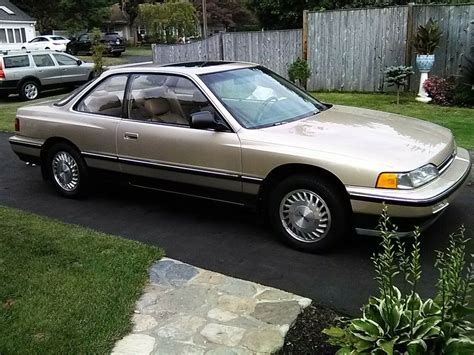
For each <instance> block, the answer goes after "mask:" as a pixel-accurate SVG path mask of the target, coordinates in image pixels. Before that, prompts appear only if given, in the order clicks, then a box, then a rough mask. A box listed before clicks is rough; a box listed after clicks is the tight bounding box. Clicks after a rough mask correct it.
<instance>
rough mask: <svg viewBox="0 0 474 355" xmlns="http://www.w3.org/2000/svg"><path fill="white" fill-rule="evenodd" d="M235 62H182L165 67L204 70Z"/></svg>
mask: <svg viewBox="0 0 474 355" xmlns="http://www.w3.org/2000/svg"><path fill="white" fill-rule="evenodd" d="M230 63H234V62H226V61H222V60H218V61H217V60H214V61H213V60H209V61H200V62H182V63H172V64H165V65H163V67H188V68H192V67H197V68H203V67H210V66H213V65H223V64H230Z"/></svg>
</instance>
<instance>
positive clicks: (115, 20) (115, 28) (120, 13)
mask: <svg viewBox="0 0 474 355" xmlns="http://www.w3.org/2000/svg"><path fill="white" fill-rule="evenodd" d="M102 32H116V33H118V34H119V36H120V37H122V38H123V39H124V40H126V41H130V40H133V33H132V29H131V26H130V17H129V16H128V14H127V12H126V11H125V10H124V9H122V8H121V6H120V4H119V3H116V4H113V5H112V6H111V7H110V16H109V18H108V19H107V20H105V21H104V22H103V23H102Z"/></svg>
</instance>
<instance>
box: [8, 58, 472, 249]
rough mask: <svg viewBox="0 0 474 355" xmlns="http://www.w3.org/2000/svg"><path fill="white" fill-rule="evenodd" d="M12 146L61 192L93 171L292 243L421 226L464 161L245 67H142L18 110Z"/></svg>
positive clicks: (450, 142) (446, 197)
mask: <svg viewBox="0 0 474 355" xmlns="http://www.w3.org/2000/svg"><path fill="white" fill-rule="evenodd" d="M15 130H16V133H15V135H14V136H13V137H11V138H10V143H11V146H12V148H13V150H14V152H15V153H16V154H17V155H18V156H19V157H20V159H22V160H24V161H27V162H31V163H36V164H40V165H41V168H42V174H43V177H44V178H45V179H49V180H51V181H52V183H53V184H54V186H55V187H56V189H57V190H58V191H59V193H60V194H62V195H64V196H66V197H77V196H80V195H82V194H83V193H84V192H85V190H86V187H87V185H88V183H89V182H90V180H91V178H92V176H94V175H93V172H94V171H104V170H105V171H108V172H114V173H117V176H118V177H120V178H121V179H125V181H127V182H128V183H130V184H131V185H133V186H138V187H143V188H151V189H156V190H161V191H169V192H175V193H179V194H187V195H192V196H199V197H203V198H208V199H214V200H219V201H225V202H230V203H235V204H240V205H250V206H254V207H256V208H257V210H258V211H259V212H260V213H262V215H263V216H268V218H269V221H270V223H271V225H272V226H273V227H274V228H275V230H276V232H277V233H278V234H279V235H280V236H281V237H282V238H283V239H284V240H285V241H286V242H287V243H289V244H290V245H292V246H293V247H296V248H299V249H303V250H307V251H315V252H316V251H319V252H320V251H325V250H327V249H328V248H330V247H332V246H334V245H335V244H337V243H338V241H341V240H342V238H343V237H344V235H349V234H350V232H351V230H354V228H355V230H356V231H357V232H358V233H360V234H373V233H375V231H374V229H375V227H376V225H377V221H378V215H379V214H380V213H381V210H382V208H383V205H384V203H385V205H386V206H388V213H389V215H390V216H392V218H393V221H395V223H396V224H398V225H399V232H400V233H401V234H406V235H407V234H410V233H411V232H412V231H413V226H414V225H418V226H420V227H421V228H424V227H427V226H428V225H429V224H431V223H432V222H433V221H434V220H435V219H436V218H437V217H438V216H439V215H440V214H441V213H442V212H443V211H444V210H445V209H446V207H447V206H448V205H449V204H450V202H451V201H452V200H453V198H454V197H455V194H456V193H457V192H458V191H459V190H460V189H461V187H462V186H463V185H464V183H465V182H466V180H467V178H468V176H469V173H470V168H471V161H470V156H469V154H468V152H467V151H466V150H465V149H463V148H459V147H456V144H455V142H454V139H453V135H452V133H451V132H450V131H449V130H448V129H446V128H443V127H440V126H437V125H434V124H432V123H428V122H425V121H421V120H417V119H412V118H408V117H403V116H400V115H395V114H389V113H385V112H378V111H372V110H366V109H360V108H354V107H345V106H336V105H330V104H326V103H322V102H319V101H318V100H316V99H315V98H313V97H312V96H311V95H309V94H308V93H306V92H304V91H303V90H301V89H299V88H298V87H296V86H295V85H293V84H291V83H290V82H288V81H286V80H285V79H283V78H281V77H280V76H278V75H276V74H275V73H273V72H271V71H270V70H268V69H266V68H264V67H261V66H259V65H256V64H249V63H236V62H189V63H178V64H172V65H165V66H158V65H154V64H140V65H132V66H125V67H121V68H120V67H119V68H115V69H112V70H109V71H107V72H105V73H104V74H102V75H101V76H100V77H98V78H97V79H95V80H94V81H92V82H89V83H87V84H86V85H85V86H83V87H82V88H79V89H78V90H76V91H74V92H73V93H71V94H70V95H68V96H67V97H65V98H63V99H61V100H59V101H57V102H54V103H43V104H38V105H33V106H28V107H23V108H20V109H19V110H18V112H17V116H16V122H15Z"/></svg>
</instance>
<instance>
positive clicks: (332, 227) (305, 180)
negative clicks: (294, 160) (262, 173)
mask: <svg viewBox="0 0 474 355" xmlns="http://www.w3.org/2000/svg"><path fill="white" fill-rule="evenodd" d="M298 196H303V198H302V199H301V200H298ZM287 198H288V199H289V200H287ZM305 198H306V199H307V200H309V201H310V205H311V206H312V207H311V209H309V207H307V206H305V202H304V201H303V200H304V199H305ZM317 198H318V199H319V200H318V199H317ZM293 199H296V200H295V201H294V202H290V201H293ZM283 200H286V201H288V204H287V207H285V208H284V207H281V205H282V203H283ZM299 204H301V205H299ZM288 206H290V207H289V208H288ZM281 208H282V210H280V209H281ZM317 208H319V209H317ZM313 209H314V211H320V212H318V217H316V218H315V216H316V215H315V214H313ZM289 211H295V213H294V214H291V213H289ZM268 213H269V220H270V223H271V225H272V227H273V228H274V229H275V231H276V232H277V233H278V235H279V236H280V237H281V238H282V239H283V241H284V242H285V243H287V244H288V245H290V246H291V247H293V248H296V249H299V250H303V251H306V252H312V253H322V252H327V251H329V250H331V249H332V248H333V247H334V246H335V245H336V244H337V243H338V242H340V241H342V240H343V238H344V236H345V233H346V232H347V231H348V230H349V228H348V227H349V226H350V223H351V222H350V215H349V210H348V203H347V197H346V196H344V194H343V193H341V192H340V191H339V189H337V187H336V186H335V185H334V184H333V183H332V182H331V181H329V179H326V178H321V177H318V176H312V175H295V176H291V177H288V178H286V179H285V180H283V181H281V182H280V183H279V184H278V185H276V187H275V188H274V189H273V191H271V192H270V197H269V205H268ZM298 213H301V214H300V215H299V216H301V218H298V217H296V218H297V219H294V218H295V216H296V215H297V214H298ZM280 215H281V216H280ZM303 215H304V216H303ZM292 218H293V220H292ZM318 218H321V219H318ZM326 219H327V220H328V221H329V223H328V222H325V220H326ZM316 223H318V224H317V228H318V229H319V231H321V230H322V231H323V232H319V231H317V230H316V229H315V228H316V227H315V224H316ZM300 224H301V226H307V227H308V229H307V230H306V231H314V232H315V233H317V234H319V235H320V236H319V237H318V236H316V235H311V234H309V233H310V232H307V233H308V234H305V233H304V231H305V230H303V229H301V228H300V227H301V226H300ZM324 226H326V227H324ZM305 237H306V238H308V239H309V238H314V239H312V240H307V241H304V239H305Z"/></svg>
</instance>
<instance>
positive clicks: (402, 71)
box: [384, 65, 415, 105]
mask: <svg viewBox="0 0 474 355" xmlns="http://www.w3.org/2000/svg"><path fill="white" fill-rule="evenodd" d="M414 73H415V72H414V71H413V68H412V67H406V66H404V65H400V66H397V67H387V68H386V69H385V71H384V74H385V82H386V83H387V84H388V86H396V87H397V105H398V104H400V89H401V88H402V87H404V86H405V85H406V84H407V79H408V77H409V76H410V75H412V74H414Z"/></svg>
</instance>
